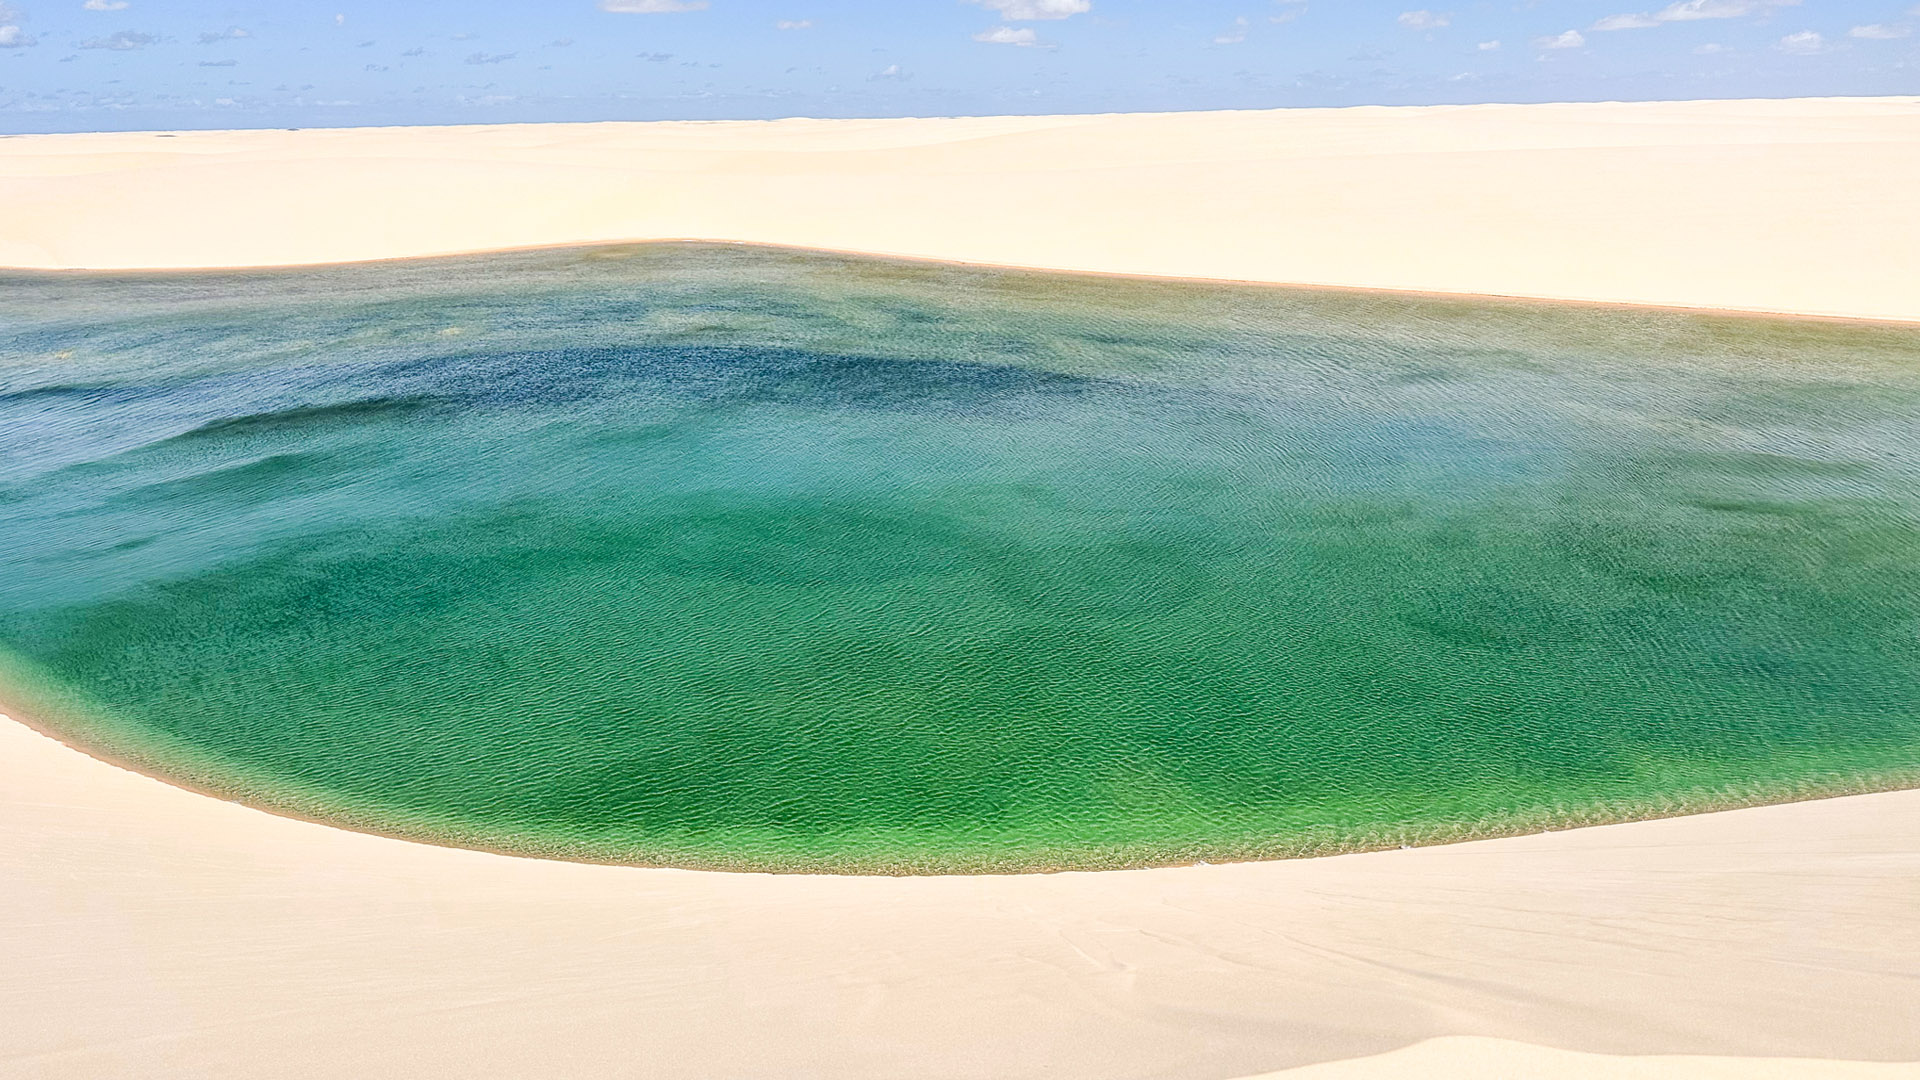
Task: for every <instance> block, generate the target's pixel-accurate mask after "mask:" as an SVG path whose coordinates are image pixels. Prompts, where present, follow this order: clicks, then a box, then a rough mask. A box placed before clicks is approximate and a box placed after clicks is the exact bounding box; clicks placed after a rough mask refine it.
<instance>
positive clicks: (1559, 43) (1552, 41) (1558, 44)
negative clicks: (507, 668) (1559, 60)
mask: <svg viewBox="0 0 1920 1080" xmlns="http://www.w3.org/2000/svg"><path fill="white" fill-rule="evenodd" d="M1586 43H1587V38H1586V35H1585V34H1582V33H1581V32H1580V31H1578V30H1568V31H1566V32H1565V33H1561V34H1555V35H1553V36H1552V37H1541V38H1534V39H1533V47H1534V48H1536V49H1578V48H1580V47H1581V46H1582V45H1585V44H1586Z"/></svg>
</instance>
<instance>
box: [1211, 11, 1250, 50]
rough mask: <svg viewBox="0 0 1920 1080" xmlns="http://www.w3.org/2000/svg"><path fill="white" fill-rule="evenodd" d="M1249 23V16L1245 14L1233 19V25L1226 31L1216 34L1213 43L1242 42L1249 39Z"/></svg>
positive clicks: (1230, 43) (1236, 43)
mask: <svg viewBox="0 0 1920 1080" xmlns="http://www.w3.org/2000/svg"><path fill="white" fill-rule="evenodd" d="M1247 25H1248V24H1247V17H1246V16H1245V15H1242V16H1240V17H1239V18H1237V19H1235V20H1233V25H1232V26H1231V27H1229V28H1228V29H1227V30H1226V31H1225V32H1224V33H1221V34H1218V35H1215V37H1214V39H1213V43H1214V44H1215V45H1238V44H1240V43H1241V42H1243V41H1245V40H1247Z"/></svg>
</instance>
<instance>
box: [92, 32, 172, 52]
mask: <svg viewBox="0 0 1920 1080" xmlns="http://www.w3.org/2000/svg"><path fill="white" fill-rule="evenodd" d="M159 40H160V39H159V38H157V37H154V36H153V35H152V34H143V33H141V32H140V31H138V30H121V31H119V32H118V33H113V34H108V35H107V36H106V37H98V38H94V39H93V40H91V41H83V42H81V43H80V47H81V48H83V49H109V50H112V51H113V52H132V51H133V50H134V49H144V48H146V47H147V46H149V45H151V44H153V43H154V42H156V41H159Z"/></svg>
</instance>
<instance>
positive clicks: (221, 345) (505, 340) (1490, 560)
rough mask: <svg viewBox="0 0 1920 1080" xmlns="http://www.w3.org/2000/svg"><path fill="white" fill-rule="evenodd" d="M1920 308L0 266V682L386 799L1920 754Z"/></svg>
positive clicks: (1476, 810) (752, 818)
mask: <svg viewBox="0 0 1920 1080" xmlns="http://www.w3.org/2000/svg"><path fill="white" fill-rule="evenodd" d="M1916 448H1920V331H1916V330H1912V329H1903V328H1899V327H1877V326H1869V325H1848V324H1840V323H1823V322H1817V321H1809V320H1786V319H1763V318H1754V317H1722V316H1712V315H1703V314H1686V313H1661V312H1649V311H1629V310H1620V309H1606V308H1598V307H1586V306H1576V305H1553V304H1539V303H1519V302H1513V303H1507V302H1498V301H1490V300H1465V299H1444V298H1425V297H1410V296H1392V295H1383V294H1367V293H1342V292H1327V291H1313V290H1300V289H1280V288H1262V287H1235V286H1226V285H1204V284H1183V283H1170V282H1145V281H1127V280H1115V279H1102V278H1091V277H1078V276H1072V275H1056V274H1038V273H1027V272H1015V271H997V270H985V269H977V268H963V267H947V266H935V265H924V264H910V263H899V262H890V261H885V260H877V259H859V258H851V257H842V256H830V255H820V254H808V253H798V252H787V251H778V250H766V249H751V248H737V247H722V246H704V245H644V246H632V247H606V248H590V249H577V250H565V251H549V252H531V253H514V254H503V255H494V256H484V257H467V258H457V259H441V260H426V261H418V262H406V263H391V264H376V265H364V266H353V267H339V268H329V269H317V270H316V269H306V270H287V271H262V272H247V273H204V274H202V273H196V274H170V275H65V274H62V275H21V274H0V701H4V702H5V703H6V705H7V706H9V707H11V708H15V709H18V710H19V711H20V712H21V713H22V714H24V715H26V716H29V717H31V718H33V719H34V720H35V721H36V722H39V723H42V724H44V725H45V726H47V727H48V728H49V729H50V730H53V731H55V732H56V733H58V734H60V735H62V736H63V737H65V738H68V739H69V740H70V741H72V742H74V743H76V744H77V745H80V746H82V747H85V748H88V749H91V750H93V751H95V752H98V753H102V754H106V755H111V756H114V757H117V758H120V759H122V760H126V761H128V762H130V763H133V764H135V765H137V766H138V767H141V768H143V769H147V770H149V771H152V772H154V773H156V774H158V775H161V776H163V777H168V778H171V779H174V780H176V781H177V782H181V783H185V784H189V785H193V786H196V787H201V788H204V789H207V790H211V791H214V792H216V793H219V794H222V795H226V796H229V797H233V798H238V799H241V800H243V801H247V802H249V803H253V804H255V805H260V806H263V807H268V808H272V809H278V810H282V811H285V812H291V813H298V814H303V815H307V816H312V817H315V818H318V819H320V820H323V821H330V822H334V823H338V824H342V825H347V826H351V827H356V828H364V829H371V830H375V831H380V832H387V833H393V834H398V835H403V836H409V837H415V838H420V839H426V840H433V841H438V842H445V843H455V844H465V845H472V846H480V847H488V848H495V849H500V850H506V851H512V852H518V853H525V854H537V855H548V856H557V857H567V858H583V859H600V860H611V861H624V862H636V863H651V864H662V863H664V864H673V865H683V866H699V867H714V868H731V869H761V870H823V871H846V872H934V871H980V870H994V871H1014V870H1037V869H1061V868H1104V867H1120V866H1136V865H1150V864H1159V863H1172V862H1182V861H1188V860H1193V859H1203V858H1204V859H1210V860H1221V859H1233V858H1255V857H1268V856H1283V855H1300V854H1317V853H1325V852H1332V851H1342V850H1353V849H1358V848H1367V847H1378V846H1386V845H1392V844H1399V843H1425V842H1435V841H1442V840H1449V839H1460V838H1466V837H1472V836H1480V835H1492V834H1497V833H1504V832H1513V831H1522V830H1527V829H1533V828H1540V827H1556V826H1560V825H1567V824H1578V823H1583V822H1594V821H1609V820H1621V819H1626V818H1633V817H1642V816H1650V815H1656V814H1666V813H1677V812H1686V811H1690V810H1699V809H1710V808H1716V807H1721V806H1731V805H1739V804H1742V803H1748V802H1760V801H1768V800H1774V799H1783V798H1793V797H1803V796H1814V795H1822V794H1838V793H1843V792H1849V791H1857V790H1867V789H1872V788H1879V787H1888V786H1896V785H1903V784H1910V783H1916V782H1920V559H1916V558H1915V553H1916V552H1920V453H1917V452H1916Z"/></svg>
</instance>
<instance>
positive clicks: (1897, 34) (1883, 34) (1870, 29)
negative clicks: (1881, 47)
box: [1847, 23, 1911, 41]
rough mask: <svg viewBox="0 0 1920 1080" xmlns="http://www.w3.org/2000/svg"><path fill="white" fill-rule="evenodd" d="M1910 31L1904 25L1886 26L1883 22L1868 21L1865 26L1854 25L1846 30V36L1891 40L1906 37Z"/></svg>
mask: <svg viewBox="0 0 1920 1080" xmlns="http://www.w3.org/2000/svg"><path fill="white" fill-rule="evenodd" d="M1910 32H1911V31H1909V30H1908V29H1907V28H1906V27H1904V26H1888V25H1886V24H1885V23H1868V24H1867V25H1866V26H1856V27H1854V28H1853V29H1851V30H1849V31H1847V36H1848V37H1856V38H1866V39H1867V40H1869V41H1892V40H1893V39H1894V38H1903V37H1906V36H1907V34H1908V33H1910Z"/></svg>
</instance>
